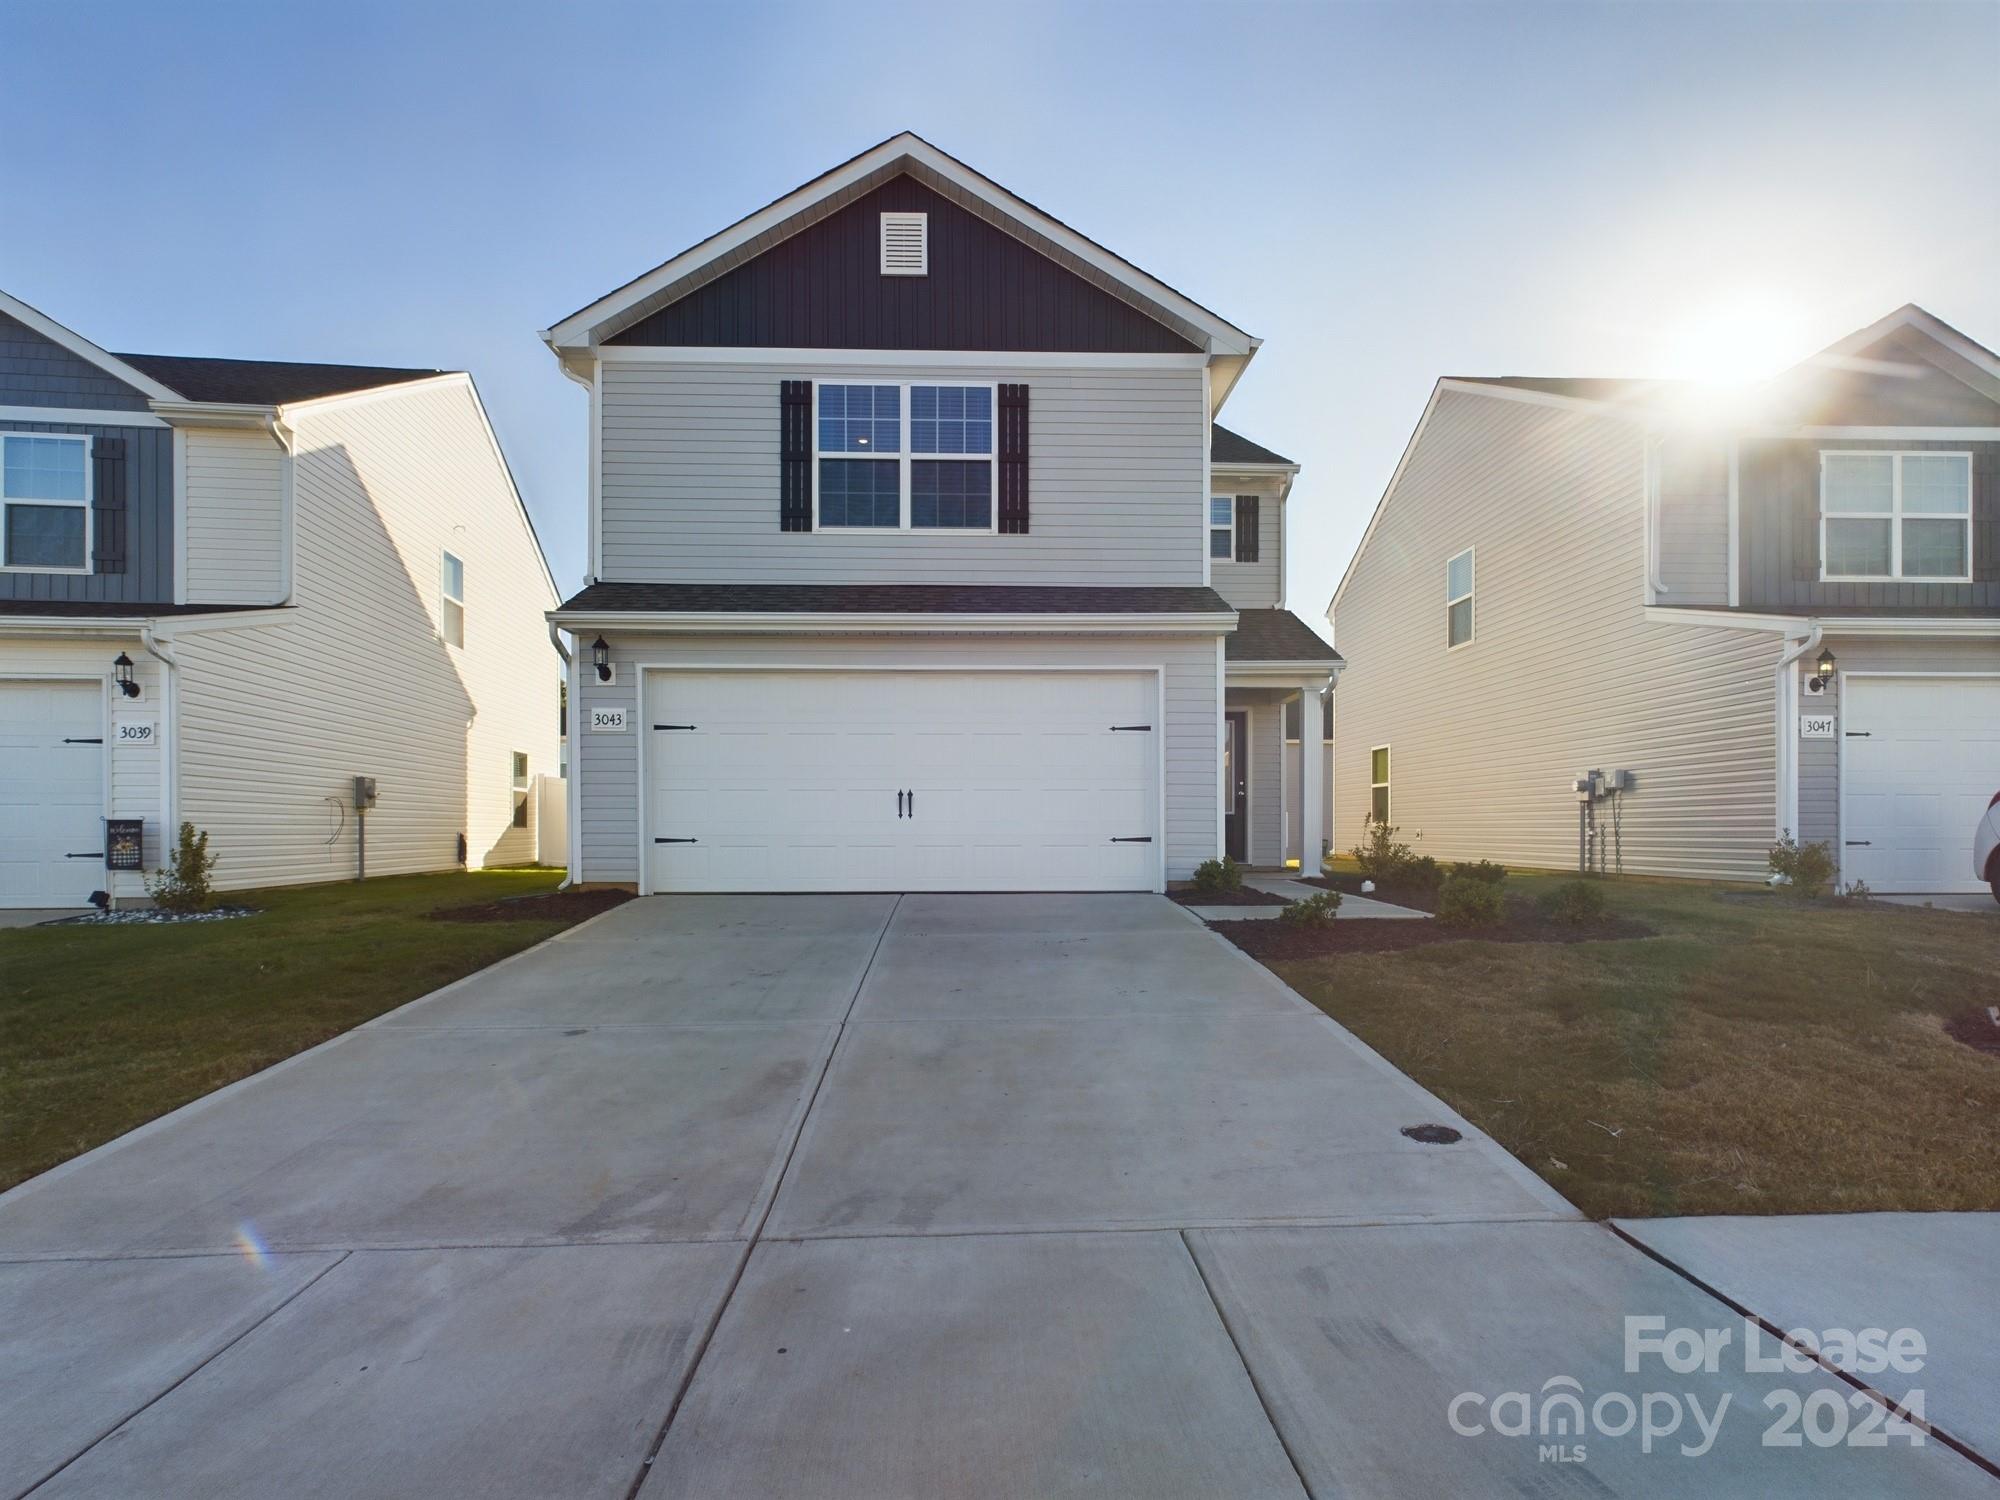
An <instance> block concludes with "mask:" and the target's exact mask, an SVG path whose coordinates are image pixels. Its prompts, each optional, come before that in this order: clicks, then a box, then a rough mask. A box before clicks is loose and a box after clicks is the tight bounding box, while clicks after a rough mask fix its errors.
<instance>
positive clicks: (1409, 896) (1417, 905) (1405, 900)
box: [1300, 875, 1438, 911]
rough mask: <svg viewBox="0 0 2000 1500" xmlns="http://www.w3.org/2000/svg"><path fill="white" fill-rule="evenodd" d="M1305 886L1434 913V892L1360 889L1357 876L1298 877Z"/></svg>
mask: <svg viewBox="0 0 2000 1500" xmlns="http://www.w3.org/2000/svg"><path fill="white" fill-rule="evenodd" d="M1300 878H1302V879H1304V880H1305V883H1306V884H1307V885H1316V886H1318V887H1319V888H1320V889H1321V890H1324V891H1339V892H1340V893H1341V895H1343V896H1361V897H1364V898H1365V899H1367V900H1369V901H1386V902H1388V903H1389V904H1390V905H1391V906H1407V907H1408V908H1409V909H1410V910H1411V911H1436V910H1437V904H1438V903H1437V892H1436V891H1411V890H1403V889H1400V888H1398V889H1391V888H1390V887H1388V886H1379V885H1378V886H1377V887H1376V888H1375V889H1374V890H1372V891H1364V890H1362V889H1361V877H1360V876H1359V875H1313V876H1310V877H1300Z"/></svg>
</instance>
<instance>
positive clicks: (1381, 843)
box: [1348, 818, 1416, 885]
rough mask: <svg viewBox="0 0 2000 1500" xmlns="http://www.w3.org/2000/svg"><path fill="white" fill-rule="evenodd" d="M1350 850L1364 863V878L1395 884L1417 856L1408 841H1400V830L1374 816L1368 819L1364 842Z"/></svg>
mask: <svg viewBox="0 0 2000 1500" xmlns="http://www.w3.org/2000/svg"><path fill="white" fill-rule="evenodd" d="M1348 853H1350V854H1352V855H1353V856H1354V862H1355V863H1356V864H1358V865H1359V866H1361V874H1362V876H1363V878H1364V879H1368V880H1372V881H1374V882H1375V883H1376V884H1377V885H1388V884H1390V883H1392V882H1393V881H1394V880H1395V879H1396V877H1397V876H1398V875H1400V874H1401V873H1402V872H1403V871H1404V870H1406V869H1408V868H1409V866H1410V865H1411V863H1412V862H1413V861H1414V860H1415V858H1416V856H1415V855H1413V854H1412V853H1411V852H1410V846H1409V845H1408V844H1401V843H1398V842H1397V841H1396V830H1395V828H1394V827H1393V826H1392V825H1390V824H1388V823H1378V822H1376V821H1375V820H1374V819H1373V818H1370V819H1369V820H1368V828H1367V832H1366V834H1365V835H1364V836H1363V837H1362V840H1361V842H1360V843H1358V844H1356V845H1355V846H1354V847H1353V848H1352V849H1350V850H1349V851H1348Z"/></svg>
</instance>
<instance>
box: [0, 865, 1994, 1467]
mask: <svg viewBox="0 0 2000 1500" xmlns="http://www.w3.org/2000/svg"><path fill="white" fill-rule="evenodd" d="M1418 1124H1443V1125H1448V1126H1451V1127H1453V1128H1455V1129H1457V1130H1458V1131H1460V1132H1462V1134H1463V1139H1462V1140H1460V1141H1459V1142H1458V1143H1456V1144H1453V1145H1446V1146H1430V1145H1422V1144H1419V1143H1418V1142H1417V1141H1415V1140H1412V1139H1411V1138H1409V1137H1408V1136H1406V1135H1405V1134H1403V1131H1404V1130H1405V1129H1406V1128H1408V1127H1412V1126H1415V1125H1418ZM1628 1312H1629V1313H1662V1314H1664V1315H1666V1316H1667V1317H1668V1318H1670V1319H1686V1320H1692V1321H1695V1322H1700V1321H1702V1320H1710V1321H1714V1320H1718V1319H1719V1320H1724V1321H1726V1320H1727V1319H1728V1316H1729V1315H1728V1314H1727V1312H1726V1310H1724V1309H1722V1308H1721V1305H1720V1304H1719V1303H1715V1302H1714V1301H1713V1300H1712V1299H1709V1298H1707V1297H1705V1296H1703V1295H1702V1294H1700V1293H1699V1292H1696V1291H1695V1290H1693V1289H1692V1288H1691V1287H1690V1285H1689V1284H1688V1283H1687V1282H1686V1281H1684V1280H1682V1279H1681V1278H1678V1277H1675V1276H1674V1275H1672V1273H1670V1272H1668V1271H1666V1270H1665V1269H1664V1268H1662V1267H1660V1266H1658V1265H1656V1264H1655V1263H1654V1262H1653V1261H1651V1260H1649V1259H1648V1258H1647V1257H1645V1256H1644V1255H1642V1254H1641V1253H1640V1252H1639V1251H1637V1250H1634V1249H1632V1248H1631V1247H1629V1246H1627V1245H1624V1244H1622V1243H1621V1242H1619V1241H1618V1240H1616V1239H1615V1238H1614V1237H1613V1236H1612V1235H1610V1234H1609V1232H1608V1231H1606V1230H1603V1229H1601V1228H1599V1227H1597V1226H1594V1225H1590V1224H1587V1223H1583V1222H1581V1221H1580V1220H1579V1219H1578V1218H1577V1216H1576V1215H1575V1213H1574V1211H1573V1210H1572V1209H1571V1208H1570V1207H1569V1206H1568V1205H1567V1204H1566V1203H1564V1202H1563V1200H1562V1199H1561V1198H1560V1197H1559V1196H1558V1195H1557V1194H1556V1193H1555V1192H1554V1191H1553V1190H1552V1189H1550V1188H1549V1187H1548V1186H1547V1185H1546V1184H1544V1183H1543V1182H1541V1180H1540V1179H1539V1178H1537V1177H1535V1176H1534V1175H1533V1174H1531V1173H1529V1172H1528V1171H1527V1170H1526V1169H1525V1168H1523V1167H1522V1166H1521V1165H1520V1164H1519V1163H1518V1162H1516V1161H1514V1160H1513V1158H1511V1157H1509V1156H1508V1155H1507V1154H1506V1153H1504V1152H1503V1151H1501V1150H1500V1149H1499V1148H1498V1147H1497V1146H1496V1145H1494V1144H1493V1143H1492V1142H1491V1141H1489V1140H1487V1139H1486V1138H1485V1137H1483V1136H1482V1135H1481V1134H1480V1133H1479V1132H1478V1131H1476V1130H1474V1129H1473V1128H1472V1127H1471V1126H1470V1125H1469V1124H1468V1123H1467V1122H1466V1121H1465V1120H1464V1119H1462V1118H1461V1117H1460V1116H1458V1115H1457V1114H1456V1113H1455V1112H1453V1111H1452V1110H1451V1109H1449V1108H1448V1107H1447V1106H1446V1105H1444V1104H1443V1103H1442V1102H1441V1101H1440V1100H1438V1099H1436V1098H1435V1097H1434V1096H1432V1095H1430V1094H1428V1093H1426V1092H1425V1091H1424V1090H1422V1089H1421V1088H1419V1087H1417V1085H1415V1084H1414V1083H1412V1082H1411V1081H1410V1080H1409V1079H1408V1078H1406V1077H1404V1076H1403V1075H1402V1074H1400V1073H1398V1072H1397V1071H1396V1070H1395V1069H1393V1068H1391V1067H1389V1066H1388V1065H1387V1064H1386V1063H1385V1062H1384V1061H1382V1060H1381V1059H1380V1058H1379V1057H1377V1056H1376V1055H1375V1054H1374V1053H1373V1052H1371V1051H1369V1050H1368V1049H1367V1048H1366V1047H1364V1046H1363V1045H1361V1044H1360V1043H1359V1042H1358V1041H1357V1040H1356V1039H1355V1038H1353V1037H1352V1036H1351V1035H1349V1034H1348V1033H1347V1032H1346V1031H1344V1030H1343V1029H1342V1028H1340V1027H1338V1026H1336V1025H1335V1024H1334V1023H1333V1022H1331V1021H1330V1020H1329V1019H1327V1018H1326V1017H1325V1016H1324V1015H1322V1014H1320V1013H1319V1012H1318V1011H1316V1010H1315V1009H1313V1008H1312V1007H1310V1006H1308V1005H1307V1004H1306V1003H1305V1002H1304V1001H1303V1000H1301V999H1299V997H1298V996H1296V995H1294V994H1293V993H1292V992H1291V991H1290V990H1288V989H1287V988H1286V987H1285V986H1283V985H1282V984H1280V983H1279V982H1278V981H1277V980H1276V979H1275V978H1274V977H1273V976H1272V975H1271V974H1270V973H1269V972H1268V971H1267V970H1265V969H1263V968H1262V967H1261V966H1259V965H1257V964H1254V963H1252V962H1251V961H1250V960H1249V959H1247V958H1246V957H1244V956H1243V955H1241V954H1240V953H1238V952H1237V951H1236V950H1234V949H1233V948H1232V947H1231V946H1230V945H1228V944H1227V943H1225V942H1223V941H1222V940H1220V939H1219V938H1218V937H1217V936H1216V935H1215V934H1213V933H1210V932H1208V931H1206V930H1205V929H1204V928H1203V927H1202V926H1201V924H1200V923H1199V922H1198V921H1196V920H1195V919H1193V918H1192V917H1190V916H1189V915H1188V914H1187V913H1185V912H1183V911H1181V910H1179V909H1178V908H1176V907H1174V906H1173V905H1172V904H1171V903H1169V902H1166V901H1164V900H1161V899H1159V898H1157V897H1147V896H1130V897H1125V896H1074V895H1071V896H979V897H969V896H953V897H945V896H908V897H903V898H897V897H894V896H827V897H789V898H775V897H772V898H732V897H678V898H657V899H652V900H647V901H639V902H633V903H630V904H628V905H626V906H624V907H621V908H619V909H618V910H616V911H614V912H612V913H610V914H607V915H606V916H604V917H602V918H599V919H597V920H596V921H594V922H591V923H587V924H585V925H584V926H582V927H579V928H576V929H574V930H572V931H571V932H569V933H566V934H564V935H563V936H561V937H559V938H557V939H555V940H554V941H552V942H550V943H548V944H545V945H543V946H542V947H540V948H538V949H535V950H531V951H530V952H528V953H525V954H522V955H518V956H516V957H515V958H513V959H510V960H507V961H506V962H503V963H501V964H499V965H496V966H495V967H494V968H492V969H489V970H487V971H485V972H484V973H482V974H478V975H474V976H472V977H470V978H468V979H467V980H464V981H461V982H460V983H458V984H456V985H453V986H451V987H449V988H447V989H446V990H442V991H440V992H438V993H437V994H436V995H434V996H431V997H428V998H426V999H425V1000H422V1001H419V1002H417V1003H416V1004H414V1005H412V1006H407V1007H405V1008H404V1009H402V1010H400V1011H398V1012H396V1013H394V1014H392V1015H390V1016H386V1017H383V1018H381V1019H380V1020H378V1021H376V1022H372V1023H370V1024H369V1025H367V1026H364V1027H362V1028H360V1029H359V1030H357V1031H355V1032H351V1033H349V1034H348V1035H346V1036H344V1037H341V1038H339V1039H337V1040H335V1041H334V1042H331V1043H329V1044H327V1045H326V1046H324V1047H321V1048H318V1049H316V1050H315V1051H313V1052H311V1053H307V1054H304V1055H302V1056H300V1057H298V1058H295V1059H293V1060H292V1061H290V1062H288V1063H285V1064H281V1065H280V1066H278V1067H276V1068H273V1069H271V1070H270V1071H268V1072H266V1073H263V1074H260V1075H258V1076H257V1077H255V1078H252V1079H247V1080H245V1081H243V1082H242V1083H240V1084H236V1085H233V1086H231V1087H229V1088H226V1089H223V1090H221V1091H220V1092H218V1093H217V1094H214V1095H211V1096H210V1097H209V1098H207V1099H204V1100H202V1101H199V1102H198V1103H196V1104H194V1105H191V1106H189V1107H188V1108H186V1109H184V1110H181V1111H179V1112H177V1113H176V1114H174V1115H171V1116H168V1117H167V1118H165V1119H163V1120H160V1121H157V1122H155V1123H154V1124H152V1125H149V1126H147V1127H145V1128H143V1129H141V1130H139V1131H135V1132H133V1133H132V1134H131V1135H129V1136H127V1137H125V1138H123V1139H122V1140H120V1141H117V1142H113V1143H112V1144H111V1145H109V1146H107V1147H105V1148H102V1149H100V1150H99V1151H96V1152H93V1153H91V1154H89V1155H88V1156H86V1157H83V1158H80V1159H78V1160H77V1161H75V1162H72V1163H70V1164H68V1165H66V1166H64V1167H62V1168H59V1169H57V1170H56V1171H54V1172H51V1173H49V1174H47V1175H45V1176H44V1177H42V1178H39V1179H36V1180H35V1181H33V1182H30V1183H28V1184H25V1185H23V1186H22V1187H21V1188H18V1189H16V1190H15V1191H14V1192H12V1193H9V1194H7V1195H5V1196H4V1197H0V1372H4V1374H5V1377H6V1378H5V1379H4V1381H0V1432H4V1433H7V1434H9V1435H10V1436H11V1437H12V1440H11V1441H8V1442H6V1443H0V1496H4V1495H18V1494H21V1493H25V1492H28V1491H30V1490H33V1492H34V1493H35V1494H36V1495H38V1496H98V1495H106V1494H145V1495H147V1496H160V1497H183V1496H184V1497H190V1500H192V1497H197V1496H198V1497H212V1496H244V1497H250V1496H256V1497H266V1496H271V1495H287V1496H290V1495H313V1496H406V1495H425V1496H467V1497H471V1496H480V1497H487V1496H514V1495H518V1496H524V1497H526V1496H536V1497H540V1496H549V1495H562V1496H566V1497H567V1496H593V1495H603V1496H607V1497H620V1496H625V1495H627V1494H628V1493H630V1492H631V1491H632V1489H633V1488H634V1487H635V1486H639V1485H641V1484H642V1482H643V1493H644V1494H645V1496H646V1497H647V1500H681V1497H708V1496H746V1497H747V1496H756V1497H759V1500H762V1497H766V1496H772V1495H806V1494H810V1495H812V1496H814V1497H816V1500H818V1497H825V1500H883V1497H894V1496H912V1497H915V1496H934V1495H943V1494H949V1495H953V1496H971V1497H985V1496H991V1497H995V1500H999V1497H1003V1496H1004V1497H1016V1496H1023V1495H1034V1496H1046V1497H1064V1496H1083V1495H1090V1496H1100V1495H1110V1496H1134V1497H1139V1496H1143V1497H1146V1500H1159V1497H1174V1496H1186V1497H1189V1500H1194V1497H1209V1496H1215V1495H1230V1496H1246V1497H1249V1496H1265V1495H1269V1496H1298V1495H1301V1494H1306V1493H1311V1494H1313V1495H1315V1496H1329V1495H1334V1494H1348V1493H1355V1494H1371V1495H1374V1494H1399V1493H1407V1494H1412V1495H1419V1494H1421V1495H1433V1494H1438V1493H1467V1494H1469V1493H1490V1492H1494V1491H1496V1490H1511V1491H1533V1490H1547V1489H1548V1488H1549V1486H1551V1485H1559V1483H1560V1481H1562V1480H1564V1479H1566V1478H1568V1477H1570V1476H1571V1475H1574V1476H1575V1479H1576V1482H1577V1483H1580V1484H1582V1485H1583V1487H1584V1488H1586V1489H1589V1490H1590V1491H1591V1492H1593V1493H1605V1492H1606V1491H1607V1490H1610V1491H1614V1492H1616V1493H1620V1494H1694V1493H1717V1492H1743V1491H1750V1490H1755V1491H1758V1492H1770V1493H1773V1494H1779V1495H1784V1494H1801V1495H1803V1494H1806V1493H1809V1492H1810V1493H1820V1494H1824V1493H1857V1494H1858V1493H1882V1492H1886V1491H1895V1492H1898V1493H1937V1494H1973V1493H1990V1492H1991V1491H1990V1481H1989V1480H1988V1479H1987V1477H1986V1476H1985V1475H1983V1474H1981V1473H1980V1472H1979V1471H1978V1470H1977V1469H1975V1468H1974V1467H1973V1466H1972V1465H1971V1464H1970V1463H1968V1462H1967V1461H1966V1460H1965V1459H1963V1458H1961V1457H1959V1456H1958V1455H1956V1454H1953V1453H1950V1452H1947V1451H1944V1450H1942V1449H1939V1448H1937V1447H1936V1446H1935V1445H1933V1446H1932V1447H1930V1448H1927V1449H1925V1450H1923V1451H1920V1452H1914V1453H1913V1452H1910V1451H1908V1450H1907V1449H1904V1448H1901V1447H1892V1448H1891V1449H1890V1450H1888V1451H1879V1450H1878V1451H1873V1452H1870V1451H1862V1450H1853V1449H1848V1448H1844V1447H1843V1448H1837V1449H1832V1450H1820V1449H1817V1448H1815V1449H1812V1450H1811V1451H1809V1452H1807V1453H1803V1454H1802V1453H1800V1452H1798V1451H1792V1450H1783V1449H1770V1448H1764V1447H1762V1446H1760V1445H1758V1444H1757V1443H1756V1441H1755V1430H1756V1428H1755V1427H1750V1428H1746V1429H1745V1434H1744V1435H1742V1436H1739V1435H1738V1434H1737V1433H1736V1431H1735V1430H1734V1429H1733V1428H1732V1429H1731V1431H1730V1432H1729V1434H1728V1435H1727V1441H1726V1442H1722V1443H1718V1445H1717V1447H1716V1449H1715V1450H1714V1452H1713V1453H1711V1454H1710V1455H1709V1456H1708V1457H1706V1458H1702V1459H1688V1458H1683V1457H1681V1456H1680V1455H1679V1454H1678V1453H1675V1452H1673V1451H1671V1450H1670V1448H1661V1449H1658V1450H1656V1451H1654V1452H1652V1453H1641V1452H1639V1451H1638V1444H1639V1441H1640V1439H1639V1436H1638V1434H1636V1433H1633V1434H1629V1435H1627V1436H1624V1437H1613V1436H1606V1437H1601V1438H1593V1439H1592V1440H1591V1442H1590V1453H1589V1457H1588V1460H1587V1462H1586V1463H1584V1464H1582V1465H1579V1466H1578V1467H1577V1468H1576V1469H1573V1470H1564V1469H1562V1468H1560V1467H1550V1464H1551V1463H1553V1462H1555V1461H1554V1460H1551V1459H1545V1458H1544V1457H1543V1456H1541V1455H1540V1454H1538V1451H1537V1450H1538V1444H1537V1443H1536V1441H1535V1440H1534V1439H1533V1438H1532V1437H1529V1438H1525V1439H1523V1438H1516V1437H1508V1436H1502V1435H1500V1434H1498V1433H1495V1432H1492V1431H1488V1432H1487V1433H1486V1434H1485V1435H1484V1436H1479V1437H1467V1436H1462V1435H1460V1434H1459V1433H1458V1432H1456V1431H1454V1430H1453V1428H1452V1427H1451V1425H1450V1422H1449V1416H1448V1412H1449V1409H1450V1407H1449V1403H1450V1402H1451V1400H1452V1399H1453V1398H1454V1397H1455V1396H1456V1395H1457V1394H1459V1393H1463V1392H1467V1391H1473V1392H1484V1393H1486V1394H1487V1395H1490V1396H1498V1395H1500V1394H1502V1393H1503V1392H1505V1391H1508V1390H1514V1389H1527V1390H1534V1391H1539V1390H1541V1389H1542V1387H1543V1383H1544V1382H1548V1381H1550V1380H1552V1379H1555V1378H1557V1377H1562V1376H1568V1377H1574V1378H1577V1379H1580V1380H1582V1381H1584V1382H1586V1383H1587V1384H1589V1385H1591V1386H1592V1387H1593V1388H1594V1389H1606V1388H1612V1389H1617V1388H1622V1386H1631V1388H1632V1390H1633V1394H1634V1395H1635V1396H1636V1395H1637V1394H1639V1392H1640V1391H1641V1390H1643V1389H1647V1388H1650V1386H1652V1385H1657V1384H1658V1383H1659V1382H1658V1380H1657V1378H1656V1379H1654V1380H1652V1381H1650V1382H1645V1383H1641V1382H1639V1381H1638V1380H1637V1378H1636V1377H1628V1376H1626V1375H1624V1374H1622V1373H1621V1372H1620V1370H1619V1368H1618V1358H1619V1354H1620V1351H1621V1348H1622V1345H1621V1338H1622V1331H1621V1328H1620V1326H1619V1324H1620V1318H1621V1316H1622V1314H1624V1313H1628ZM1787 1381H1788V1383H1789V1384H1790V1385H1792V1386H1796V1387H1798V1388H1800V1389H1801V1390H1804V1391H1808V1392H1810V1391H1812V1390H1817V1389H1821V1388H1826V1389H1836V1390H1838V1391H1841V1392H1844V1391H1845V1388H1844V1387H1836V1386H1835V1383H1834V1382H1833V1381H1832V1380H1831V1378H1830V1377H1827V1376H1823V1375H1822V1376H1809V1377H1803V1378H1801V1377H1796V1376H1793V1377H1787ZM1522 1382H1530V1384H1527V1385H1525V1386H1523V1385H1522ZM1674 1383H1675V1384H1676V1385H1679V1386H1688V1387H1692V1388H1694V1389H1695V1390H1696V1391H1697V1392H1698V1393H1699V1394H1701V1395H1702V1396H1703V1399H1704V1401H1708V1400H1710V1399H1712V1398H1715V1397H1719V1396H1721V1395H1723V1394H1729V1395H1731V1396H1732V1398H1733V1399H1734V1400H1735V1401H1736V1402H1737V1403H1738V1405H1739V1411H1741V1410H1742V1409H1743V1408H1749V1409H1750V1410H1751V1411H1752V1412H1754V1415H1749V1414H1746V1415H1744V1416H1742V1418H1741V1421H1743V1422H1746V1423H1755V1424H1756V1426H1757V1427H1761V1425H1762V1424H1761V1422H1759V1421H1758V1420H1757V1418H1758V1417H1761V1416H1762V1415H1763V1412H1762V1408H1761V1406H1760V1405H1759V1404H1758V1403H1759V1401H1760V1400H1761V1397H1762V1395H1763V1394H1765V1391H1766V1388H1767V1387H1768V1386H1769V1385H1770V1382H1769V1381H1768V1380H1765V1381H1763V1382H1761V1383H1760V1382H1759V1381H1757V1380H1754V1379H1753V1380H1746V1379H1745V1378H1744V1377H1743V1376H1741V1375H1740V1374H1739V1375H1737V1376H1735V1377H1734V1378H1729V1377H1726V1376H1725V1377H1714V1378H1705V1379H1703V1378H1697V1379H1693V1380H1689V1381H1682V1380H1679V1379H1678V1378H1677V1379H1676V1380H1675V1381H1674Z"/></svg>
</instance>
